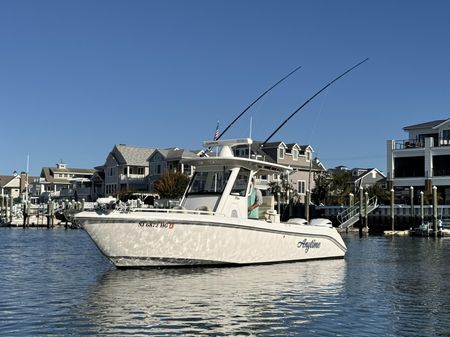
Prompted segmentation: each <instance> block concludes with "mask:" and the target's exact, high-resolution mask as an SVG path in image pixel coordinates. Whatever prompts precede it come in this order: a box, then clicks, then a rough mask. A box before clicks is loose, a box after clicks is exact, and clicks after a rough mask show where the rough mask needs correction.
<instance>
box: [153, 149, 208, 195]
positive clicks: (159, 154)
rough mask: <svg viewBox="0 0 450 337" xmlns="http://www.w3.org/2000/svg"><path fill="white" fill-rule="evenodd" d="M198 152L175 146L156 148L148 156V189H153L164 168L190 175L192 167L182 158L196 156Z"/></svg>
mask: <svg viewBox="0 0 450 337" xmlns="http://www.w3.org/2000/svg"><path fill="white" fill-rule="evenodd" d="M199 153H200V152H193V151H189V150H184V149H179V148H176V147H175V148H171V149H156V150H155V151H154V152H153V153H152V154H151V155H150V156H149V158H148V167H149V177H148V182H149V189H150V191H153V184H154V183H155V181H157V180H158V179H159V178H160V177H161V175H162V174H163V173H164V172H165V171H166V170H170V171H175V172H181V173H184V174H186V175H187V176H189V177H190V176H192V174H193V167H191V166H190V165H187V164H184V163H183V162H182V160H183V159H187V158H194V157H197V156H198V155H199Z"/></svg>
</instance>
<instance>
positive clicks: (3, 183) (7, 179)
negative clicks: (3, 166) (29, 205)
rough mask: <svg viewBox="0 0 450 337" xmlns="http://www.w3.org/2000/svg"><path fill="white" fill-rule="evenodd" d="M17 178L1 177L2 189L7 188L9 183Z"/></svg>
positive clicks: (0, 185)
mask: <svg viewBox="0 0 450 337" xmlns="http://www.w3.org/2000/svg"><path fill="white" fill-rule="evenodd" d="M15 177H16V176H0V188H1V187H5V186H6V185H8V183H9V182H10V181H11V180H13V179H14V178H15Z"/></svg>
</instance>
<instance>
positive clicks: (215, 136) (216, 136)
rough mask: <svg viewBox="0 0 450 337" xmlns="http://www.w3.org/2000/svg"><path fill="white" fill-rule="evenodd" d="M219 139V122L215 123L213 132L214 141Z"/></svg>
mask: <svg viewBox="0 0 450 337" xmlns="http://www.w3.org/2000/svg"><path fill="white" fill-rule="evenodd" d="M218 139H219V121H217V126H216V131H214V140H215V141H216V140H218Z"/></svg>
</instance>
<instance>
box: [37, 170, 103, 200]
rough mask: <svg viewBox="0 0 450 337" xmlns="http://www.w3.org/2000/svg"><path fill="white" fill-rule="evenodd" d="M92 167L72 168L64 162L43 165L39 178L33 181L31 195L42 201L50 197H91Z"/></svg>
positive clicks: (76, 198)
mask: <svg viewBox="0 0 450 337" xmlns="http://www.w3.org/2000/svg"><path fill="white" fill-rule="evenodd" d="M94 173H95V170H94V169H83V168H72V167H68V166H67V164H65V163H58V164H56V167H43V168H42V170H41V174H40V177H39V179H38V180H37V181H36V182H34V183H33V190H34V192H33V195H35V196H36V197H40V198H41V199H42V201H45V200H48V198H51V199H75V200H78V199H80V200H81V199H85V200H91V199H92V181H91V178H92V176H93V175H94Z"/></svg>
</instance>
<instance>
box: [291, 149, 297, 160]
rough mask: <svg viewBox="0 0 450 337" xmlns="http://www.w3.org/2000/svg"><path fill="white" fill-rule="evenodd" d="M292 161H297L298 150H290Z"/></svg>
mask: <svg viewBox="0 0 450 337" xmlns="http://www.w3.org/2000/svg"><path fill="white" fill-rule="evenodd" d="M292 159H294V160H298V150H297V149H292Z"/></svg>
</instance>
